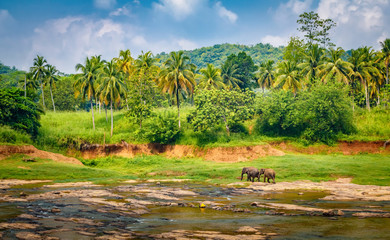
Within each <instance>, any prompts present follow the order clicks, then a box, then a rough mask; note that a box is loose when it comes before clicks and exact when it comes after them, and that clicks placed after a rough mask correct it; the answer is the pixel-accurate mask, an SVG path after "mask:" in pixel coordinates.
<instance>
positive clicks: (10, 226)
mask: <svg viewBox="0 0 390 240" xmlns="http://www.w3.org/2000/svg"><path fill="white" fill-rule="evenodd" d="M37 227H39V225H38V224H33V223H22V222H19V223H5V222H3V223H0V229H36V228H37Z"/></svg>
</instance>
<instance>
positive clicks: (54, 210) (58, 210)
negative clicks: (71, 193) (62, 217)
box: [51, 208, 61, 213]
mask: <svg viewBox="0 0 390 240" xmlns="http://www.w3.org/2000/svg"><path fill="white" fill-rule="evenodd" d="M51 212H52V213H60V212H61V209H59V208H52V209H51Z"/></svg>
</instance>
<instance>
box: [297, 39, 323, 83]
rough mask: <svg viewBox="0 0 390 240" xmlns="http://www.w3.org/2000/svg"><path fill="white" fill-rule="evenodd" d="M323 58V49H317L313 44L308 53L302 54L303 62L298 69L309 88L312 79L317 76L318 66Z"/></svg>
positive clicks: (316, 45)
mask: <svg viewBox="0 0 390 240" xmlns="http://www.w3.org/2000/svg"><path fill="white" fill-rule="evenodd" d="M323 57H324V49H323V48H321V47H319V46H318V44H313V45H311V46H309V49H308V51H307V52H305V53H304V54H303V59H304V60H303V62H302V63H300V64H298V68H300V69H301V74H302V76H303V77H304V78H305V80H306V84H308V85H309V87H310V85H311V84H312V83H313V81H314V79H316V77H318V76H319V72H320V69H319V66H320V65H321V64H322V62H323Z"/></svg>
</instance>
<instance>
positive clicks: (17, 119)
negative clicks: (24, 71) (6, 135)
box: [0, 88, 43, 137]
mask: <svg viewBox="0 0 390 240" xmlns="http://www.w3.org/2000/svg"><path fill="white" fill-rule="evenodd" d="M23 95H24V93H23V91H22V90H20V89H17V88H10V89H0V124H3V125H8V126H10V127H11V128H13V129H16V130H21V131H24V132H26V133H28V134H30V135H31V136H33V137H36V135H37V134H38V128H39V127H40V126H41V125H40V123H39V119H40V114H41V113H43V111H42V110H40V109H39V108H38V106H37V105H36V104H35V103H34V102H32V101H31V100H30V99H29V98H25V97H24V96H23Z"/></svg>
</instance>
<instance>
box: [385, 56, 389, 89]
mask: <svg viewBox="0 0 390 240" xmlns="http://www.w3.org/2000/svg"><path fill="white" fill-rule="evenodd" d="M386 84H389V61H387V65H386Z"/></svg>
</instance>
